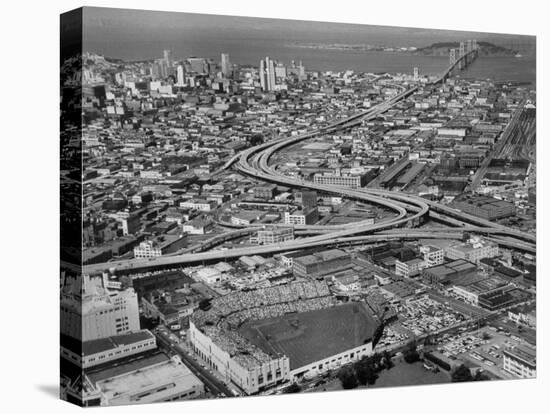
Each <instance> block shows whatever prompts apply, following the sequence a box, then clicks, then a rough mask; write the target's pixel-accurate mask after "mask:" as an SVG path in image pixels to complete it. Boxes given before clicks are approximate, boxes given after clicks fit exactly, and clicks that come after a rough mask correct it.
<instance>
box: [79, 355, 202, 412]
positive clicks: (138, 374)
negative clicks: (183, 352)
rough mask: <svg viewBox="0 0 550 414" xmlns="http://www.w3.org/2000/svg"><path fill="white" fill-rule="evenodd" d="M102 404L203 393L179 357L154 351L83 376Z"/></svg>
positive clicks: (199, 383) (125, 403) (160, 399)
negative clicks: (140, 357)
mask: <svg viewBox="0 0 550 414" xmlns="http://www.w3.org/2000/svg"><path fill="white" fill-rule="evenodd" d="M86 379H87V381H88V382H89V385H90V387H91V388H93V390H94V391H99V393H100V395H101V405H128V404H144V403H153V402H163V401H177V400H188V399H195V398H199V397H202V396H203V395H204V392H205V390H204V384H203V383H202V382H201V381H200V380H199V379H198V378H197V377H196V376H195V375H194V374H193V373H192V372H191V371H190V370H189V368H187V367H186V366H185V364H184V363H183V362H182V361H181V359H180V357H179V356H173V357H172V358H169V357H167V356H166V355H164V354H157V355H154V356H151V357H149V358H142V359H137V360H135V361H131V362H128V363H127V364H122V365H119V366H115V367H112V368H107V369H105V370H100V371H97V372H93V373H89V374H87V375H86Z"/></svg>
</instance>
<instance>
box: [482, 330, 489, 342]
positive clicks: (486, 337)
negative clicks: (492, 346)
mask: <svg viewBox="0 0 550 414" xmlns="http://www.w3.org/2000/svg"><path fill="white" fill-rule="evenodd" d="M481 339H483V340H484V341H488V340H489V339H491V335H489V333H488V332H483V334H482V335H481Z"/></svg>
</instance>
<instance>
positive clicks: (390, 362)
mask: <svg viewBox="0 0 550 414" xmlns="http://www.w3.org/2000/svg"><path fill="white" fill-rule="evenodd" d="M382 355H383V356H384V366H385V367H386V369H391V368H393V365H394V364H393V360H392V358H391V354H390V353H389V352H388V351H384V353H383V354H382Z"/></svg>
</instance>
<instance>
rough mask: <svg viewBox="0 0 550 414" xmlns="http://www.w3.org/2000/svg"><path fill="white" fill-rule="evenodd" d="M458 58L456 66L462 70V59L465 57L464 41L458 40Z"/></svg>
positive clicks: (463, 65) (463, 64)
mask: <svg viewBox="0 0 550 414" xmlns="http://www.w3.org/2000/svg"><path fill="white" fill-rule="evenodd" d="M458 58H459V59H460V60H459V61H458V68H459V69H460V70H462V69H464V67H465V66H466V65H465V62H464V60H465V59H466V58H465V57H464V42H460V46H459V49H458Z"/></svg>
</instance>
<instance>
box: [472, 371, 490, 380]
mask: <svg viewBox="0 0 550 414" xmlns="http://www.w3.org/2000/svg"><path fill="white" fill-rule="evenodd" d="M490 379H491V378H489V376H488V375H487V374H485V373H484V372H482V371H477V372H476V374H475V375H474V378H473V381H489V380H490Z"/></svg>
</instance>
